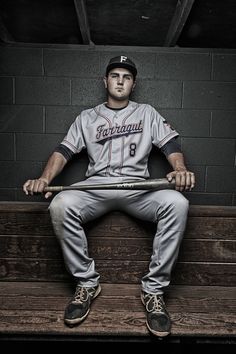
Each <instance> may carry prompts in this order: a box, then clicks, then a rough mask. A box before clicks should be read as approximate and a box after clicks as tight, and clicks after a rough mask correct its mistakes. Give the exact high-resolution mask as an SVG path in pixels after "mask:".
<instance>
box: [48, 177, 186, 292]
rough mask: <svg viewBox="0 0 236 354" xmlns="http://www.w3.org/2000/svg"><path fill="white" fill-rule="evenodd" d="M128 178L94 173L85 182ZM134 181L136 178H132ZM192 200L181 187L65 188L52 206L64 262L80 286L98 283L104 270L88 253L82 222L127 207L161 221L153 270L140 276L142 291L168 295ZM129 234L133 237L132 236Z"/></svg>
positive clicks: (136, 214) (142, 216)
mask: <svg viewBox="0 0 236 354" xmlns="http://www.w3.org/2000/svg"><path fill="white" fill-rule="evenodd" d="M127 180H128V179H127V178H115V177H90V178H88V179H87V180H86V181H82V182H79V183H76V184H81V183H86V184H87V183H89V184H91V183H115V182H116V183H120V182H125V181H127ZM132 180H134V179H132ZM188 204H189V203H188V200H187V199H186V198H185V197H184V196H183V195H182V194H181V193H180V192H178V191H175V190H167V189H166V190H159V191H153V190H151V191H135V190H86V191H75V190H70V191H63V192H60V193H59V194H57V195H56V196H55V197H54V199H53V200H52V202H51V204H50V206H49V210H50V215H51V219H52V224H53V227H54V231H55V234H56V236H57V238H58V240H59V242H60V245H61V249H62V252H63V257H64V261H65V266H66V268H67V270H68V271H69V273H71V275H72V276H73V277H74V278H75V279H76V280H77V282H78V283H79V284H80V285H83V286H86V287H93V286H96V285H97V284H98V281H99V278H100V275H99V273H98V272H97V271H96V270H95V262H94V259H92V258H91V257H89V252H88V244H87V238H86V235H85V232H84V228H83V224H84V223H86V222H88V221H91V220H93V219H95V218H97V217H100V216H102V215H103V214H105V213H107V212H109V211H111V210H119V211H123V212H126V213H128V214H130V215H132V216H134V217H136V218H138V219H141V220H146V221H151V222H154V223H156V224H157V229H156V234H155V235H154V240H153V252H152V255H151V259H150V264H149V270H148V273H147V274H146V275H145V276H144V277H143V278H142V279H141V284H142V290H144V291H146V292H148V293H152V294H163V292H164V290H165V288H166V287H167V286H168V285H169V283H170V277H171V271H172V268H173V266H174V264H175V262H176V259H177V256H178V252H179V247H180V244H181V241H182V238H183V234H184V230H185V226H186V220H187V215H188V207H189V205H188ZM127 237H128V236H127Z"/></svg>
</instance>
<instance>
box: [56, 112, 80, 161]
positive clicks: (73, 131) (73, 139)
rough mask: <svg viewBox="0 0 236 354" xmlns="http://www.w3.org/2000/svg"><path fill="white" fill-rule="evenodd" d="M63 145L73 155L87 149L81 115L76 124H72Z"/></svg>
mask: <svg viewBox="0 0 236 354" xmlns="http://www.w3.org/2000/svg"><path fill="white" fill-rule="evenodd" d="M61 144H62V145H64V146H66V147H67V148H68V149H70V150H71V151H72V152H73V154H76V153H79V152H80V151H81V150H82V149H84V148H85V142H84V137H83V130H82V122H81V115H79V116H78V117H77V118H76V120H75V121H74V123H72V124H71V126H70V128H69V130H68V132H67V134H66V136H65V137H64V139H63V140H62V142H61Z"/></svg>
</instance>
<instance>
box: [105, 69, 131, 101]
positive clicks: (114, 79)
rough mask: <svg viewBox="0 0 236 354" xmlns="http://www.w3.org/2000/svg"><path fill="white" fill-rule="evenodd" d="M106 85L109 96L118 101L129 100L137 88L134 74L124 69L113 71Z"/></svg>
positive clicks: (106, 80)
mask: <svg viewBox="0 0 236 354" xmlns="http://www.w3.org/2000/svg"><path fill="white" fill-rule="evenodd" d="M104 83H105V87H106V89H107V92H108V95H109V96H110V97H112V98H113V99H114V100H117V101H125V100H127V99H128V98H129V96H130V94H131V91H132V90H133V89H134V86H135V82H134V78H133V75H132V73H131V72H130V71H129V70H127V69H124V68H115V69H112V70H111V71H110V72H109V74H108V77H105V78H104Z"/></svg>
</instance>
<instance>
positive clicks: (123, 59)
mask: <svg viewBox="0 0 236 354" xmlns="http://www.w3.org/2000/svg"><path fill="white" fill-rule="evenodd" d="M126 60H127V57H125V56H124V55H121V56H120V62H121V63H123V61H126Z"/></svg>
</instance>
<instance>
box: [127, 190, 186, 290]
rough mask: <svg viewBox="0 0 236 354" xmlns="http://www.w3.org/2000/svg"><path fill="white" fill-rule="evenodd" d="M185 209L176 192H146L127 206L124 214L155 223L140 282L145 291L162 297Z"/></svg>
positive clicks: (175, 251)
mask: <svg viewBox="0 0 236 354" xmlns="http://www.w3.org/2000/svg"><path fill="white" fill-rule="evenodd" d="M188 208H189V203H188V200H187V199H186V198H185V197H184V196H183V195H182V194H181V193H180V192H177V191H175V190H160V191H155V192H147V193H144V194H141V195H140V196H138V197H137V198H133V200H130V202H128V203H126V206H125V211H127V212H128V213H130V214H132V215H133V216H135V217H137V218H140V219H143V220H147V221H152V222H155V223H157V230H156V234H155V236H154V240H153V252H152V256H151V260H150V263H149V269H148V273H147V274H146V275H145V276H144V277H143V278H142V282H141V283H142V289H143V290H144V291H146V292H149V293H153V294H163V292H164V289H165V288H166V287H167V286H168V285H169V283H170V278H171V271H172V269H173V266H174V265H175V262H176V260H177V256H178V253H179V247H180V244H181V241H182V238H183V234H184V230H185V226H186V221H187V214H188Z"/></svg>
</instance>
